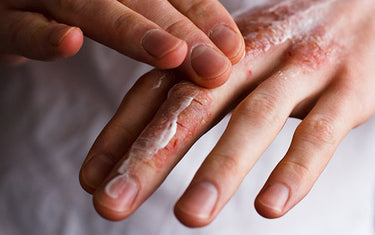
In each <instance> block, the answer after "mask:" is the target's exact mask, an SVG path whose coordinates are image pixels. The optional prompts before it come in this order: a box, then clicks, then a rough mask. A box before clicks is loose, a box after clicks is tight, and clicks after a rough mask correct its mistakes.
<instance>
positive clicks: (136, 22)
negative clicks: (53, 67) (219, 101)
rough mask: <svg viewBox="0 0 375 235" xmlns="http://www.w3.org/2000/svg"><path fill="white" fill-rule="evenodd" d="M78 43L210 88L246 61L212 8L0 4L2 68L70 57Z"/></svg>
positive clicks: (235, 33) (221, 14)
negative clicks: (99, 47) (86, 41)
mask: <svg viewBox="0 0 375 235" xmlns="http://www.w3.org/2000/svg"><path fill="white" fill-rule="evenodd" d="M83 35H85V36H87V37H90V38H92V39H94V40H96V41H98V42H100V43H102V44H104V45H106V46H108V47H111V48H113V49H115V50H117V51H119V52H120V53H122V54H124V55H126V56H129V57H131V58H134V59H136V60H138V61H141V62H145V63H148V64H150V65H153V66H155V67H157V68H159V69H171V68H176V67H178V68H179V70H180V71H183V73H184V74H186V75H187V76H188V77H189V79H190V80H191V81H193V82H195V83H197V84H199V85H201V86H204V87H209V88H212V87H217V86H219V85H221V84H223V83H224V82H225V81H226V80H227V79H228V78H229V75H230V73H231V69H232V63H233V64H235V63H237V62H238V61H239V60H240V59H241V57H242V56H243V53H244V41H243V38H242V36H241V34H240V31H239V29H238V27H237V26H236V24H235V22H234V21H233V19H232V17H231V16H230V14H229V13H228V12H227V11H226V9H225V8H224V7H223V6H222V5H221V4H220V2H219V1H217V0H193V1H179V0H169V1H167V0H152V1H149V0H141V1H132V0H120V1H112V0H105V1H103V0H94V1H92V0H77V1H71V0H52V1H50V0H36V1H35V0H0V62H2V63H6V64H19V63H22V62H24V61H25V59H26V58H30V59H38V60H56V59H61V58H66V57H70V56H73V55H74V54H76V53H77V52H78V51H79V49H80V47H81V46H82V43H83ZM207 61H209V62H207ZM203 62H205V63H203Z"/></svg>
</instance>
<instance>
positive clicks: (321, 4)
mask: <svg viewBox="0 0 375 235" xmlns="http://www.w3.org/2000/svg"><path fill="white" fill-rule="evenodd" d="M374 10H375V2H374V1H372V0H355V1H354V0H337V1H328V0H315V1H302V0H293V1H289V0H285V1H275V3H274V4H272V3H271V4H269V5H265V6H263V7H260V8H256V9H252V10H249V11H247V12H245V13H243V14H242V15H239V16H238V17H237V19H236V21H237V24H238V26H239V28H240V30H241V31H242V34H243V35H244V38H245V42H246V51H247V53H246V56H245V58H244V59H243V60H241V62H240V63H238V64H237V65H235V66H234V68H233V72H232V75H231V79H230V80H229V81H228V82H227V83H226V84H224V85H223V86H221V87H218V88H215V89H211V90H208V89H204V88H201V87H198V86H196V85H194V84H192V83H189V82H186V81H180V80H181V79H183V78H184V75H183V74H180V73H178V72H177V71H158V70H153V71H151V72H149V73H147V74H145V75H144V76H142V77H141V78H140V79H139V80H138V82H137V83H136V84H135V85H134V87H133V88H132V89H131V90H130V92H129V93H128V94H127V95H126V96H125V98H124V100H123V102H122V103H121V105H120V107H119V109H118V111H117V113H116V114H115V115H114V117H113V118H112V120H111V121H110V122H109V123H108V124H107V125H106V127H105V128H104V129H103V131H102V132H101V134H100V135H99V137H98V138H97V140H96V141H95V143H94V145H93V146H92V148H91V150H90V152H89V154H88V156H87V158H86V160H85V162H84V164H83V166H82V169H81V172H80V181H81V185H82V187H83V188H84V189H85V190H86V191H87V192H89V193H92V194H93V200H94V206H95V208H96V209H97V211H98V212H99V214H101V215H102V216H103V217H105V218H107V219H110V220H121V219H125V218H126V217H128V216H129V215H131V214H132V213H133V212H134V211H135V210H136V209H137V208H138V207H139V206H140V205H141V204H142V202H144V201H145V200H146V199H147V197H148V196H150V195H151V194H152V193H153V192H154V191H155V190H156V189H157V187H158V186H159V185H160V184H161V183H162V181H163V180H164V179H165V177H166V176H167V175H168V173H169V172H170V170H171V169H172V168H173V167H174V166H175V164H176V163H177V162H178V160H179V159H181V158H182V157H183V155H184V153H186V151H187V150H188V149H189V147H190V146H191V145H192V144H193V143H194V142H195V141H196V140H197V139H198V138H199V137H200V136H201V135H202V134H203V133H204V132H205V131H207V130H208V129H209V128H210V127H212V126H213V125H214V124H215V123H216V122H217V121H219V120H220V119H221V118H222V117H223V115H225V114H226V113H228V112H229V111H230V110H232V109H233V114H232V117H231V120H230V122H229V124H228V126H227V128H226V130H225V132H224V134H223V135H222V137H221V138H220V140H219V141H218V143H217V144H216V146H215V147H214V149H213V150H212V151H211V153H210V154H209V155H208V156H207V158H206V159H205V161H204V162H203V163H202V165H201V167H200V168H199V170H198V171H197V173H196V175H195V177H194V178H193V180H192V182H191V184H190V185H189V187H188V188H187V189H186V191H185V193H184V194H183V195H182V196H181V198H180V199H179V200H178V201H177V203H176V206H175V214H176V216H177V218H178V219H179V220H180V221H181V222H182V223H183V224H185V225H187V226H191V227H199V226H205V225H207V224H209V223H210V222H211V221H212V220H213V219H214V218H215V217H216V215H217V214H218V213H219V212H220V210H221V209H222V208H223V206H224V205H225V204H226V203H227V202H228V201H229V200H230V198H231V197H232V195H233V194H234V193H235V191H236V189H237V188H238V186H239V185H240V184H241V181H242V180H243V178H244V177H245V176H246V174H247V173H248V172H249V171H250V170H251V168H252V167H253V165H254V164H255V162H256V161H257V159H259V157H261V155H262V153H263V152H264V151H265V150H266V148H267V147H268V146H269V145H270V144H271V142H272V141H273V139H274V138H275V137H276V135H277V134H278V132H279V131H280V130H281V128H282V127H283V125H284V123H285V121H286V120H287V118H288V117H296V118H300V119H301V120H302V122H301V123H300V124H299V126H298V127H297V129H296V131H295V133H294V136H293V140H292V143H291V145H290V147H289V150H288V152H287V153H286V155H285V156H284V157H283V159H282V160H281V161H280V162H279V164H278V165H277V166H275V169H274V170H273V172H272V173H271V175H270V176H269V178H268V180H267V182H266V183H265V185H264V187H263V189H262V190H261V191H260V193H259V194H258V196H257V198H256V199H255V207H256V210H257V211H258V212H259V214H261V215H262V216H264V217H267V218H277V217H280V216H283V215H284V214H285V213H287V212H288V211H289V210H290V209H292V208H293V207H294V206H295V205H296V204H297V203H298V202H299V201H300V200H302V199H303V198H304V197H305V195H306V194H307V193H308V192H309V190H310V189H311V187H312V186H313V184H314V182H315V181H316V180H317V178H318V177H319V175H320V174H321V173H322V171H323V170H324V168H325V166H326V165H327V164H328V162H329V160H330V158H331V157H332V155H333V153H334V151H335V149H336V148H337V146H338V145H339V143H340V142H341V140H342V139H343V138H344V137H345V135H346V134H347V133H348V132H349V131H350V130H351V129H353V128H355V127H356V126H358V125H360V124H362V123H364V122H365V121H366V120H368V119H369V118H370V117H371V116H372V115H373V114H374V112H375V93H374V92H373V89H374V88H375V80H374V79H373V75H374V74H375V69H374V68H375V62H374V60H373V58H375V41H374V37H375V16H374V14H373V11H374ZM309 22H310V23H309ZM311 22H313V23H311ZM161 77H162V78H163V79H162V82H161V84H160V87H158V88H157V89H155V88H154V87H155V84H159V82H160V78H161ZM175 84H177V85H175ZM172 87H173V88H172ZM153 88H154V89H153ZM168 92H169V95H168ZM186 95H190V96H193V97H194V102H192V103H191V104H190V105H189V106H188V107H187V108H186V109H184V110H183V111H182V112H180V113H179V114H178V122H179V123H180V124H179V126H178V127H177V131H176V133H175V135H174V136H173V137H172V139H171V140H170V141H169V143H168V144H167V145H166V146H165V147H162V148H160V149H159V150H158V151H157V152H152V153H151V154H149V155H147V154H145V152H139V153H137V152H135V154H130V152H132V151H131V150H132V148H131V145H132V143H133V142H134V141H135V143H137V140H139V139H141V138H142V137H147V138H148V139H149V140H150V141H156V139H157V138H158V136H159V134H160V133H162V131H163V130H159V129H158V127H160V126H162V124H163V119H165V117H168V115H169V114H171V113H173V112H174V109H173V108H170V107H173V106H175V105H178V102H180V101H179V100H178V99H176V97H183V96H186ZM149 133H154V135H151V134H149ZM98 156H99V157H98ZM93 159H95V160H93ZM129 162H130V163H129ZM120 169H121V170H120ZM119 176H123V178H122V179H125V180H124V181H119V182H120V183H119V184H117V187H118V188H119V192H120V193H119V195H117V196H115V197H113V196H110V195H109V193H108V190H107V189H108V185H109V184H110V182H112V181H113V179H115V178H116V177H119ZM126 180H127V181H130V182H131V183H130V184H126ZM124 185H127V187H122V186H124ZM129 185H130V186H129ZM134 188H136V189H137V190H136V192H135V193H134ZM132 192H133V194H132ZM129 195H132V196H131V197H130V196H129ZM125 202H126V203H125Z"/></svg>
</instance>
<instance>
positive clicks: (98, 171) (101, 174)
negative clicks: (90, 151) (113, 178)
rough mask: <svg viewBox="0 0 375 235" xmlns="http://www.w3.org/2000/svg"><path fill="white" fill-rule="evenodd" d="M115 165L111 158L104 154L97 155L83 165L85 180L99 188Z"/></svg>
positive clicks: (91, 185)
mask: <svg viewBox="0 0 375 235" xmlns="http://www.w3.org/2000/svg"><path fill="white" fill-rule="evenodd" d="M113 167H114V163H113V161H112V160H111V159H109V158H108V157H106V156H104V155H95V156H93V157H92V158H91V159H90V160H89V161H88V162H87V163H86V164H85V165H84V166H83V170H82V176H83V180H84V181H85V183H86V184H87V185H89V186H90V187H92V188H97V187H98V186H99V185H100V184H101V183H102V182H103V181H104V179H105V178H106V177H107V175H108V174H109V172H110V171H111V169H112V168H113Z"/></svg>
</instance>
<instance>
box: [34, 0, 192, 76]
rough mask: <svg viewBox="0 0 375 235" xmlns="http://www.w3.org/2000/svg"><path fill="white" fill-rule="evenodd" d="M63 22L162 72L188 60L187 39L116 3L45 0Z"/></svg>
mask: <svg viewBox="0 0 375 235" xmlns="http://www.w3.org/2000/svg"><path fill="white" fill-rule="evenodd" d="M41 1H42V2H43V4H44V5H45V8H46V9H47V10H48V12H49V13H50V14H51V15H52V16H53V17H55V18H56V19H57V20H59V21H61V22H65V23H67V24H70V25H75V26H78V27H80V28H81V29H82V30H83V32H84V33H85V34H86V35H87V36H89V37H90V38H92V39H94V40H96V41H98V42H100V43H102V44H105V45H107V46H109V47H111V48H113V49H115V50H117V51H119V52H120V53H122V54H124V55H127V56H130V57H132V58H134V59H136V60H139V61H142V62H145V63H148V64H150V65H153V66H156V67H158V68H161V69H169V68H175V67H177V66H179V65H180V64H181V63H182V62H183V61H184V59H185V57H186V53H187V46H186V43H185V42H184V41H183V40H180V39H179V38H177V37H175V36H173V35H171V34H169V33H167V32H166V31H164V30H163V29H161V28H160V27H159V26H158V25H157V24H155V23H153V22H151V21H150V20H148V19H146V18H145V17H144V16H142V15H140V14H138V13H136V12H134V11H133V10H131V9H129V8H128V7H126V6H124V5H123V4H121V3H120V2H119V1H112V0H79V1H72V0H55V1H49V0H41Z"/></svg>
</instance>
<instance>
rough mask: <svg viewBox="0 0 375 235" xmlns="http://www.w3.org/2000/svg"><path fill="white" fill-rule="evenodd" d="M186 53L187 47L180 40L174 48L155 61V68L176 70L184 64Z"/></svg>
mask: <svg viewBox="0 0 375 235" xmlns="http://www.w3.org/2000/svg"><path fill="white" fill-rule="evenodd" d="M187 53H188V45H187V43H186V42H185V41H183V40H181V41H180V43H179V44H178V45H177V46H176V48H174V49H173V50H172V51H170V52H168V53H167V54H165V55H163V57H161V58H159V59H158V60H156V61H155V63H154V64H155V67H157V68H159V69H173V68H177V67H178V66H180V65H181V64H182V63H183V62H184V60H185V58H186V55H187Z"/></svg>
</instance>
